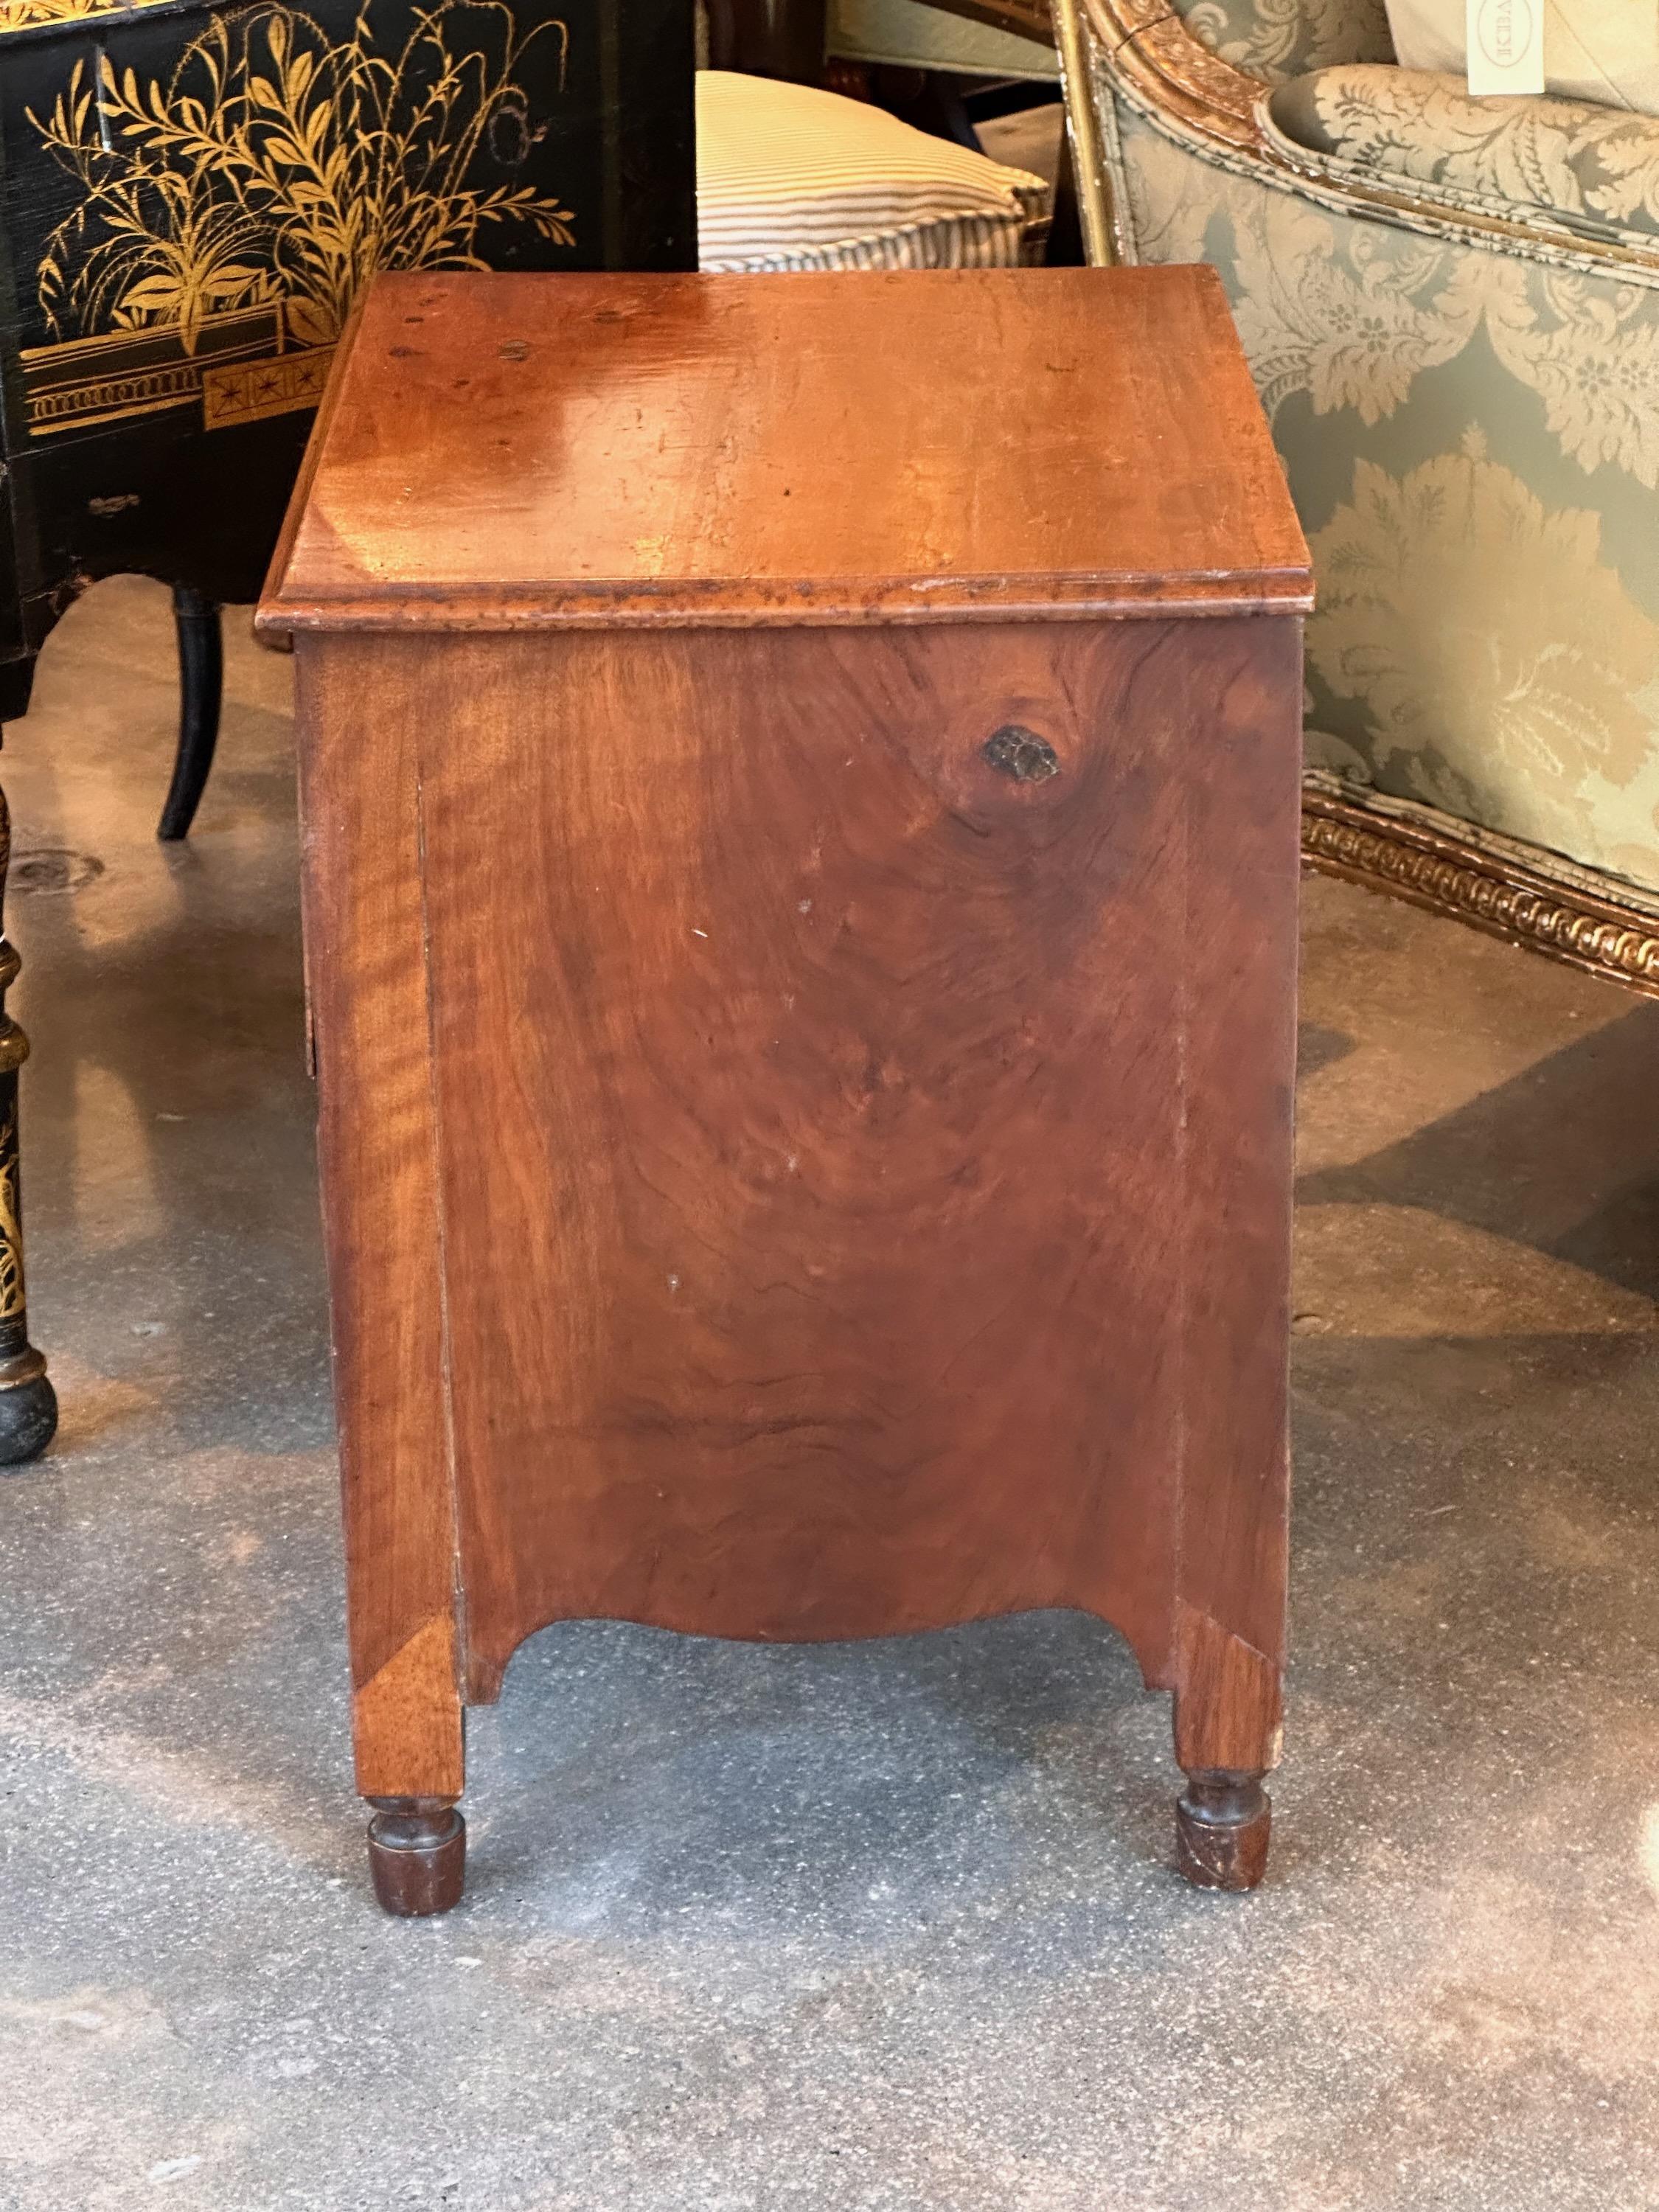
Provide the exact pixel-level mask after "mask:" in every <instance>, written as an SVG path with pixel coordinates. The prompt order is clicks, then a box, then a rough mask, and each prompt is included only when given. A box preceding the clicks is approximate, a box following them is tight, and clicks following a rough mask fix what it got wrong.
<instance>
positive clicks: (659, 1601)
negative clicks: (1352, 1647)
mask: <svg viewBox="0 0 1659 2212" xmlns="http://www.w3.org/2000/svg"><path fill="white" fill-rule="evenodd" d="M1309 604H1310V575H1309V569H1308V556H1307V552H1306V549H1305V547H1304V544H1303V541H1302V538H1301V535H1300V532H1298V530H1297V523H1296V519H1295V516H1294V514H1293V513H1292V511H1291V504H1290V501H1289V498H1288V496H1287V495H1286V492H1285V484H1284V480H1283V477H1282V476H1281V474H1280V471H1279V464H1278V462H1277V460H1276V459H1275V457H1274V454H1273V447H1272V444H1271V442H1270V441H1269V438H1268V435H1267V426H1266V423H1265V422H1264V420H1263V417H1262V415H1261V409H1260V407H1259V406H1258V404H1257V401H1256V398H1255V392H1254V389H1253V388H1252V386H1251V383H1250V380H1249V374H1248V373H1247V370H1246V368H1245V364H1244V362H1243V356H1242V355H1241V353H1240V350H1239V347H1238V343H1237V338H1236V337H1235V335H1234V332H1233V330H1232V326H1231V322H1230V320H1229V319H1228V315H1227V312H1226V308H1225V304H1224V301H1223V298H1222V293H1221V289H1220V286H1219V284H1218V282H1217V279H1216V277H1215V276H1214V275H1213V273H1212V271H1210V270H1206V269H1199V268H1176V269H1146V270H1141V269H1130V270H973V271H962V272H951V273H939V274H927V275H915V274H902V273H877V274H866V275H848V274H834V275H825V276H776V277H756V276H732V277H721V276H418V275H417V276H400V277H393V278H385V279H382V280H381V281H380V283H378V284H377V285H376V287H375V288H374V291H373V293H372V295H371V296H370V298H369V301H368V306H367V307H366V309H365V310H364V312H363V313H362V317H361V319H360V320H359V322H358V324H357V325H356V331H355V335H353V337H351V338H350V340H349V345H348V347H347V348H346V351H345V357H344V358H343V361H342V362H340V364H339V365H338V367H337V369H336V373H335V375H334V378H333V380H332V383H331V387H330V398H329V401H328V403H327V404H326V405H325V410H324V415H323V416H322V418H321V420H320V421H319V427H318V430H317V434H316V435H315V437H314V438H313V444H312V448H311V453H310V458H309V460H308V463H307V476H306V477H305V479H304V480H302V483H301V490H300V492H299V494H298V495H296V499H295V507H294V509H293V511H292V513H291V514H290V517H289V529H288V533H287V536H286V538H285V541H284V543H283V547H282V549H281V550H280V551H279V553H278V555H277V557H276V564H275V567H274V568H273V571H272V574H271V580H270V585H269V586H268V589H267V593H266V598H265V600H264V607H263V609H262V611H261V614H260V617H259V619H260V622H261V623H262V624H263V626H264V628H265V629H267V630H271V631H277V632H292V633H293V634H294V635H295V641H296V645H297V665H298V678H299V687H300V714H301V786H302V791H301V804H302V811H303V854H304V871H305V915H306V941H307V968H308V982H309V991H310V1001H311V1007H312V1017H313V1027H314V1033H315V1048H316V1060H317V1070H318V1079H319V1091H320V1113H321V1132H320V1142H321V1159H322V1176H323V1192H324V1206H325V1216H326V1223H327V1236H328V1249H329V1264H330V1284H331V1297H332V1303H333V1312H334V1342H335V1353H336V1369H337V1376H336V1379H337V1399H338V1407H339V1422H340V1449H341V1459H342V1469H343V1483H344V1493H345V1515H346V1534H347V1558H348V1571H349V1610H350V1626H351V1648H352V1663H353V1672H354V1678H355V1683H356V1698H355V1713H356V1756H357V1775H358V1784H359V1787H360V1788H361V1790H362V1792H363V1794H364V1796H367V1797H368V1798H369V1799H370V1800H371V1801H372V1802H374V1805H375V1807H376V1808H377V1813H376V1817H375V1819H374V1822H373V1823H372V1826H371V1830H370V1834H371V1857H372V1860H373V1862H374V1872H375V1879H376V1886H377V1888H378V1890H379V1893H380V1899H381V1902H382V1903H383V1904H384V1905H386V1906H387V1907H388V1908H389V1909H390V1910H392V1911H402V1912H425V1911H441V1910H442V1909H443V1908H444V1907H445V1906H447V1905H450V1904H453V1902H454V1900H455V1899H456V1897H457V1896H459V1893H460V1886H461V1874H462V1858H463V1852H464V1849H465V1838H464V1830H463V1827H462V1825H461V1821H460V1818H459V1814H458V1812H457V1811H456V1810H455V1807H456V1804H457V1801H458V1800H459V1797H460V1796H461V1790H462V1711H463V1709H464V1708H465V1706H466V1705H469V1704H476V1703H478V1702H481V1701H488V1700H489V1699H494V1698H495V1696H496V1695H497V1693H498V1692H499V1691H500V1688H501V1676H502V1671H503V1669H504V1668H505V1667H506V1665H507V1661H508V1659H509V1658H510V1657H511V1656H512V1654H513V1650H514V1649H515V1647H516V1646H517V1645H518V1644H520V1643H521V1642H522V1641H523V1640H524V1638H526V1637H527V1636H529V1635H531V1634H532V1632H534V1631H535V1630H537V1629H538V1628H540V1627H542V1626H544V1625H545V1624H546V1623H548V1622H550V1621H555V1620H568V1619H572V1618H578V1617H584V1616H595V1615H598V1616H605V1617H612V1618H617V1619H620V1620H633V1621H644V1622H651V1623H654V1624H656V1625H658V1626H663V1627H667V1628H674V1629H681V1630H689V1631H695V1632H700V1633H702V1634H708V1635H717V1636H728V1637H750V1638H776V1639H785V1638H836V1637H865V1636H881V1635H890V1634H892V1633H894V1632H898V1631H902V1630H916V1629H927V1628H933V1627H936V1626H941V1625H943V1624H945V1623H947V1622H953V1621H961V1620H970V1619H974V1618H976V1617H978V1616H981V1615H985V1614H991V1613H1006V1612H1010V1611H1012V1610H1016V1609H1018V1608H1023V1607H1037V1606H1072V1607H1082V1608H1084V1609H1085V1610H1086V1611H1088V1612H1090V1613H1096V1614H1097V1615H1099V1616H1100V1617H1101V1618H1102V1619H1103V1620H1108V1621H1110V1622H1111V1623H1113V1624H1114V1626H1115V1627H1117V1628H1118V1629H1120V1630H1121V1632H1122V1633H1123V1634H1124V1635H1125V1636H1126V1637H1127V1638H1128V1640H1129V1642H1130V1643H1131V1644H1132V1645H1133V1649H1134V1650H1135V1652H1136V1654H1137V1656H1138V1657H1139V1662H1140V1665H1141V1668H1142V1669H1143V1671H1144V1673H1145V1675H1146V1680H1147V1681H1148V1683H1149V1684H1152V1685H1153V1686H1158V1687H1164V1688H1168V1689H1171V1690H1173V1691H1174V1692H1175V1696H1176V1756H1177V1758H1178V1759H1179V1761H1180V1764H1181V1765H1182V1767H1183V1768H1184V1769H1185V1771H1186V1773H1187V1777H1188V1785H1187V1790H1186V1793H1185V1795H1184V1796H1183V1797H1182V1801H1181V1806H1180V1812H1179V1818H1178V1822H1177V1828H1178V1836H1179V1849H1180V1855H1181V1864H1182V1869H1183V1871H1184V1872H1186V1873H1187V1874H1188V1876H1189V1877H1190V1878H1191V1879H1193V1880H1194V1881H1199V1882H1202V1883H1206V1884H1208V1885H1211V1886H1215V1887H1238V1888H1242V1887H1249V1885H1251V1884H1252V1883H1254V1882H1255V1881H1256V1880H1257V1879H1258V1878H1259V1876H1260V1875H1261V1869H1262V1863H1263V1860H1264V1857H1265V1853H1266V1849H1267V1828H1268V1820H1269V1814H1268V1808H1267V1798H1266V1796H1265V1794H1264V1792H1263V1790H1262V1786H1261V1785H1262V1778H1263V1776H1264V1774H1265V1773H1266V1772H1267V1769H1268V1768H1269V1767H1270V1766H1271V1765H1273V1760H1274V1757H1275V1754H1276V1745H1277V1736H1278V1728H1279V1673H1280V1663H1281V1656H1282V1636H1283V1619H1284V1597H1285V1587H1284V1585H1285V1504H1286V1459H1285V1365H1286V1358H1285V1355H1286V1346H1287V1336H1288V1309H1287V1276H1288V1251H1289V1227H1290V1188H1291V1079H1292V1072H1293V1059H1294V981H1295V969H1296V936H1295V923H1296V891H1297V801H1298V781H1299V752H1300V720H1301V692H1302V685H1301V642H1302V641H1301V632H1302V617H1303V615H1304V612H1305V611H1306V609H1307V608H1308V605H1309Z"/></svg>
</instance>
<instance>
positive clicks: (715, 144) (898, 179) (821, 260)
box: [697, 70, 1048, 270]
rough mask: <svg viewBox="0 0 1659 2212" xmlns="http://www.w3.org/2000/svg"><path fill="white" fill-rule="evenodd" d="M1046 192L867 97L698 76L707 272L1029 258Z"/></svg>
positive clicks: (990, 264)
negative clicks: (920, 128)
mask: <svg viewBox="0 0 1659 2212" xmlns="http://www.w3.org/2000/svg"><path fill="white" fill-rule="evenodd" d="M1047 204H1048V187H1047V186H1046V185H1044V184H1043V182H1042V179H1041V178H1039V177H1034V176H1032V175H1031V174H1030V173H1029V171H1027V170H1024V169H1006V168H1004V167H1002V166H1001V165H1000V163H999V162H996V161H987V159H986V157H985V156H984V155H982V154H975V153H974V152H972V151H971V150H970V149H969V148H967V147H964V146H954V145H951V144H948V143H946V142H945V140H944V139H941V138H930V137H927V135H926V133H925V132H923V131H913V130H912V129H911V128H910V126H909V125H908V123H901V122H899V121H898V119H897V118H896V117H894V116H891V115H889V114H886V113H885V112H884V111H883V110H882V109H880V108H877V107H872V106H867V105H866V103H865V102H864V101H862V100H845V99H843V98H842V97H841V95H840V94H836V93H833V92H819V91H817V90H816V89H815V88H813V87H811V86H810V85H801V84H782V83H779V82H776V81H775V79H773V78H770V77H758V76H737V75H735V74H734V73H732V72H731V71H729V70H702V71H701V72H700V73H699V75H698V78H697V238H698V247H699V252H700V257H701V259H702V266H703V267H704V268H705V269H726V270H741V269H755V270H781V269H963V268H995V267H1008V266H1011V265H1012V264H1014V263H1017V262H1018V261H1020V260H1021V259H1022V258H1024V255H1025V250H1026V248H1027V246H1028V243H1029V242H1030V239H1031V237H1032V234H1033V232H1032V227H1033V224H1034V223H1035V222H1036V220H1037V218H1038V217H1040V216H1042V213H1043V211H1044V210H1045V209H1046V207H1047Z"/></svg>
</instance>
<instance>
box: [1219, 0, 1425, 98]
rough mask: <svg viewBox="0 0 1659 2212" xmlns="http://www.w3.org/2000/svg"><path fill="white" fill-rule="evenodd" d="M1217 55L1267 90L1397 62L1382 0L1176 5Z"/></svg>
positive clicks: (1241, 0) (1225, 1)
mask: <svg viewBox="0 0 1659 2212" xmlns="http://www.w3.org/2000/svg"><path fill="white" fill-rule="evenodd" d="M1176 13H1177V14H1179V15H1183V16H1184V17H1185V18H1186V21H1187V28H1188V30H1189V31H1190V32H1191V33H1193V36H1194V38H1195V39H1198V40H1201V41H1202V43H1203V44H1204V45H1205V46H1207V47H1208V48H1209V49H1210V52H1212V54H1218V55H1219V56H1220V58H1221V59H1222V60H1223V61H1224V62H1231V63H1232V64H1233V66H1234V67H1235V68H1236V69H1242V70H1249V73H1250V75H1251V76H1259V77H1261V79H1262V80H1263V81H1264V82H1267V83H1268V84H1278V83H1280V82H1283V81H1284V80H1285V78H1287V77H1293V76H1303V75H1304V74H1305V73H1306V71H1308V70H1316V69H1323V68H1325V67H1326V66H1327V65H1328V64H1331V63H1334V62H1387V61H1392V60H1393V59H1394V42H1393V40H1391V39H1390V37H1389V19H1388V13H1387V10H1386V9H1385V7H1384V5H1383V0H1176Z"/></svg>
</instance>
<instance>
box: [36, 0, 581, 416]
mask: <svg viewBox="0 0 1659 2212" xmlns="http://www.w3.org/2000/svg"><path fill="white" fill-rule="evenodd" d="M3 4H4V0H0V8H3ZM24 4H29V5H33V4H36V0H24ZM40 4H48V0H40ZM0 20H3V17H0ZM413 23H414V27H413V28H412V29H410V31H409V32H408V33H407V34H406V36H405V37H404V39H403V40H402V42H401V44H400V45H398V46H396V47H394V48H392V49H391V50H389V51H388V50H385V49H382V48H380V47H378V46H377V45H376V42H375V39H374V22H373V0H370V4H369V5H368V6H366V7H365V8H364V9H362V12H361V13H360V14H359V15H358V16H357V17H356V21H355V23H354V25H353V28H352V34H351V36H350V37H349V39H343V40H342V39H333V38H331V37H330V35H329V34H328V33H327V32H326V31H325V30H324V28H323V27H322V26H321V25H320V24H319V23H318V22H317V21H315V19H314V18H313V17H312V16H310V15H304V14H302V13H300V12H298V11H296V10H294V9H288V8H284V7H280V6H269V7H263V8H256V9H252V10H250V11H248V12H247V13H246V14H244V15H236V16H234V17H225V16H218V17H216V18H215V19H214V21H212V23H211V24H210V26H209V27H208V28H207V29H206V30H205V31H204V32H203V33H201V34H200V36H199V37H197V38H196V39H195V40H192V41H191V44H190V45H189V46H187V47H186V48H185V51H184V52H183V53H182V54H181V55H180V56H179V60H178V62H177V64H175V66H174V68H173V71H172V73H171V75H170V76H168V77H167V78H166V79H165V80H163V79H161V78H156V77H152V78H149V79H143V80H141V79H140V78H139V77H138V76H137V74H136V73H135V72H134V71H133V70H131V69H128V70H120V71H118V70H116V68H115V67H114V65H113V64H112V63H111V61H110V60H109V58H108V56H107V55H106V54H103V53H100V54H98V55H97V56H96V57H95V58H94V57H88V56H83V57H82V58H80V59H78V60H77V61H76V63H75V64H74V66H73V68H72V69H71V70H70V77H69V82H68V83H67V85H66V86H65V87H64V90H63V91H62V92H61V93H59V94H58V97H57V99H56V100H54V101H53V103H52V108H51V110H50V112H47V113H46V114H38V113H36V112H34V111H33V109H31V110H29V111H28V114H29V121H30V122H31V123H32V124H33V126H34V128H35V129H36V131H39V133H40V138H41V142H42V143H43V144H44V145H45V147H46V149H47V151H48V152H49V153H50V154H51V155H52V157H53V159H54V160H56V161H58V163H59V165H60V166H61V167H64V168H65V169H67V170H68V171H69V172H70V174H71V175H72V176H73V177H74V179H75V180H76V185H77V187H78V195H77V204H76V207H75V209H74V211H73V212H72V213H71V214H70V215H69V216H66V217H65V218H64V221H63V222H60V223H59V224H58V226H57V228H55V229H54V230H53V231H52V233H51V234H50V236H49V237H48V239H47V240H46V249H45V251H44V252H43V254H42V256H41V258H40V267H39V270H38V272H37V283H38V290H39V298H40V308H41V313H42V314H43V316H44V318H45V320H46V327H47V329H48V330H49V331H51V333H52V343H49V344H46V345H43V346H36V347H31V348H28V349H26V350H25V351H24V354H23V368H24V380H25V391H26V399H27V413H28V422H29V428H30V430H31V432H32V433H33V435H35V436H37V437H40V436H46V435H51V434H52V433H53V432H55V431H58V430H63V429H68V428H81V427H83V426H85V425H87V424H88V423H91V422H110V421H114V420H118V419H122V418H125V417H126V416H135V415H142V414H147V413H150V412H153V411H155V410H158V409H161V408H168V407H175V406H178V405H179V404H189V405H200V406H201V407H202V409H203V414H204V425H205V427H207V428H217V427H220V426H221V425H222V424H226V423H230V422H252V421H257V420H258V419H259V418H260V417H261V416H266V415H272V414H282V413H287V412H289V411H290V410H295V409H298V408H304V407H312V406H314V405H315V404H316V402H317V398H318V396H319V392H320V390H321V387H322V382H323V379H324V377H325V375H326V373H327V365H328V360H329V356H330V350H331V348H332V347H333V344H334V343H335V340H336V339H337V337H338V336H339V333H340V331H341V329H342V328H343V325H344V323H345V319H346V317H347V316H348V315H349V313H350V311H351V307H352V305H353V303H354V301H356V296H357V295H358V293H359V291H360V290H361V289H362V286H363V285H364V284H365V283H367V282H368V278H369V277H370V276H373V275H374V273H375V272H376V271H377V270H381V269H478V268H483V267H484V266H485V265H486V264H485V263H484V261H483V258H482V257H481V256H480V254H479V252H478V250H477V241H478V235H479V233H480V231H481V230H483V228H485V227H487V226H496V225H501V226H522V227H525V228H528V229H529V230H531V231H532V232H533V233H534V234H536V235H538V236H539V237H541V238H543V239H545V240H550V241H552V242H553V243H555V244H556V245H559V246H570V245H572V244H574V217H573V216H572V214H571V212H570V210H569V209H568V208H567V207H566V206H564V205H563V204H562V201H561V200H560V199H559V198H558V197H556V196H553V195H550V194H548V193H546V192H544V191H540V190H538V188H537V187H536V186H535V185H506V184H495V185H483V184H479V183H477V182H475V181H472V180H471V179H473V177H474V173H475V167H476V164H477V161H478V158H479V156H480V155H481V153H488V154H489V155H490V156H491V157H493V161H494V163H495V167H497V169H498V170H499V169H501V168H506V169H508V170H511V169H512V168H513V167H517V166H518V165H519V163H520V162H521V161H523V160H524V159H525V158H526V156H527V155H528V154H529V152H530V149H531V147H532V143H534V139H535V137H536V136H537V134H538V124H537V123H536V122H535V121H533V120H532V115H531V112H530V103H529V99H528V96H527V94H526V91H525V89H524V88H523V86H522V85H521V84H520V82H518V73H519V70H520V65H521V64H522V62H523V59H524V57H525V55H526V52H528V51H529V49H530V47H531V46H532V45H533V44H535V43H536V42H537V41H538V40H544V39H549V40H556V42H557V46H558V55H557V76H558V82H559V83H560V85H561V86H562V83H563V82H564V75H565V70H566V66H567V63H568V46H569V33H568V27H566V25H565V24H564V23H563V22H562V21H559V20H557V19H556V18H551V17H550V18H548V19H547V20H545V21H542V22H540V23H538V24H537V25H535V26H534V27H532V29H531V30H530V31H529V32H528V33H526V34H525V35H523V36H520V34H519V32H518V28H517V25H516V22H515V19H514V16H513V10H512V9H511V8H510V7H508V6H507V5H505V4H504V0H441V4H439V5H437V6H435V7H433V8H430V9H417V10H416V14H415V16H414V19H413Z"/></svg>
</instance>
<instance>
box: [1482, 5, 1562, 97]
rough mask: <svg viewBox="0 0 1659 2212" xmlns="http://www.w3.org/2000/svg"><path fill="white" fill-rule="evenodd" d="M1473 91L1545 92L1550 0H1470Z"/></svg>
mask: <svg viewBox="0 0 1659 2212" xmlns="http://www.w3.org/2000/svg"><path fill="white" fill-rule="evenodd" d="M1468 42H1469V90H1470V91H1471V92H1474V93H1488V92H1542V90H1543V89H1544V0H1468Z"/></svg>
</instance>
